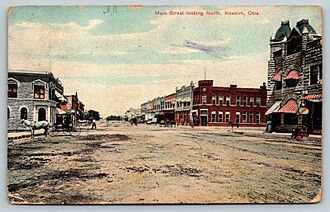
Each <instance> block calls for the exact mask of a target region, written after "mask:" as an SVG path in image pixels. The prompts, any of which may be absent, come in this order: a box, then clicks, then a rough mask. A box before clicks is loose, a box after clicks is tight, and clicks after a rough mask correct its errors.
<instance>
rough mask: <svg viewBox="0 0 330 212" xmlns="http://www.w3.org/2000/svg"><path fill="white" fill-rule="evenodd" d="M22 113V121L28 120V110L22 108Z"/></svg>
mask: <svg viewBox="0 0 330 212" xmlns="http://www.w3.org/2000/svg"><path fill="white" fill-rule="evenodd" d="M20 113H21V119H24V120H27V109H26V107H22V108H21V111H20Z"/></svg>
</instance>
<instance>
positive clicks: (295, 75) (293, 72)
mask: <svg viewBox="0 0 330 212" xmlns="http://www.w3.org/2000/svg"><path fill="white" fill-rule="evenodd" d="M299 78H300V77H299V73H298V71H297V70H291V71H290V72H289V74H288V75H287V76H286V77H285V78H284V79H285V80H288V79H295V80H297V79H299Z"/></svg>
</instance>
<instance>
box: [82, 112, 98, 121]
mask: <svg viewBox="0 0 330 212" xmlns="http://www.w3.org/2000/svg"><path fill="white" fill-rule="evenodd" d="M85 118H86V119H95V120H100V113H99V112H98V111H96V110H89V111H88V112H87V114H86V116H85Z"/></svg>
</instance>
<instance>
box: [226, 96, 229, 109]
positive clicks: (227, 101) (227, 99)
mask: <svg viewBox="0 0 330 212" xmlns="http://www.w3.org/2000/svg"><path fill="white" fill-rule="evenodd" d="M226 105H227V106H230V95H228V96H226Z"/></svg>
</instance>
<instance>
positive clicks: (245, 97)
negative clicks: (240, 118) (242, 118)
mask: <svg viewBox="0 0 330 212" xmlns="http://www.w3.org/2000/svg"><path fill="white" fill-rule="evenodd" d="M247 101H248V97H247V96H244V97H243V106H244V107H246V105H247Z"/></svg>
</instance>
